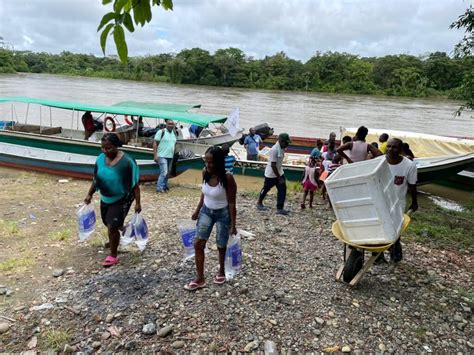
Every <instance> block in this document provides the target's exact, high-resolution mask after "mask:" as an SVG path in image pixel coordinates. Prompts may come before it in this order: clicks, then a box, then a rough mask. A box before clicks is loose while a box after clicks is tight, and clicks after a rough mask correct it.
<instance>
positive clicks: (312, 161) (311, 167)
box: [301, 157, 319, 210]
mask: <svg viewBox="0 0 474 355" xmlns="http://www.w3.org/2000/svg"><path fill="white" fill-rule="evenodd" d="M316 163H317V159H316V158H314V157H310V158H309V162H308V165H307V166H306V168H305V171H304V178H303V181H302V184H303V189H304V193H303V202H302V203H301V209H302V210H304V209H305V208H306V206H305V203H306V196H308V192H309V208H313V198H314V191H316V190H317V189H318V182H317V181H318V179H319V169H318V168H317V167H316Z"/></svg>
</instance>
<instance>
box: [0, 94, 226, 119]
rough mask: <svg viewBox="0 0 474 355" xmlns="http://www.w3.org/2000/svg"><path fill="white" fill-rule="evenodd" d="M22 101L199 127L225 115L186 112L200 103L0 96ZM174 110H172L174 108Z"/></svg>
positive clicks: (3, 101) (7, 99)
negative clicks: (91, 101)
mask: <svg viewBox="0 0 474 355" xmlns="http://www.w3.org/2000/svg"><path fill="white" fill-rule="evenodd" d="M7 102H22V103H27V104H37V105H42V106H48V107H55V108H61V109H65V110H76V111H91V112H98V113H110V114H116V115H130V116H143V117H147V118H157V119H170V120H174V121H179V122H184V123H190V124H195V125H198V126H201V127H207V126H208V125H209V124H210V123H220V122H224V121H225V120H226V119H227V117H226V116H219V115H208V114H201V113H191V112H186V111H187V110H185V108H187V109H188V110H189V109H191V108H197V107H199V106H200V105H174V104H153V103H143V102H134V101H125V102H123V103H119V104H125V105H119V104H116V105H112V106H106V105H96V104H85V103H81V102H69V101H58V100H46V99H36V98H32V97H26V96H9V97H0V103H7ZM173 108H174V109H175V110H174V109H173Z"/></svg>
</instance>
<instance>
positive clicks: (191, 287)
mask: <svg viewBox="0 0 474 355" xmlns="http://www.w3.org/2000/svg"><path fill="white" fill-rule="evenodd" d="M204 287H206V282H205V281H204V282H203V283H200V284H198V283H197V282H196V281H191V282H190V283H188V284H186V285H184V289H185V290H187V291H196V290H198V289H200V288H204Z"/></svg>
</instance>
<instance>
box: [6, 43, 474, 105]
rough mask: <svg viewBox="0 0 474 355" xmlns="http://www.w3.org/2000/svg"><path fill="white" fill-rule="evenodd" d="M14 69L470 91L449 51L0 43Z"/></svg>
mask: <svg viewBox="0 0 474 355" xmlns="http://www.w3.org/2000/svg"><path fill="white" fill-rule="evenodd" d="M15 72H31V73H51V74H69V75H82V76H93V77H103V78H117V79H130V80H145V81H159V82H169V83H177V84H196V85H213V86H230V87H241V88H254V89H272V90H308V91H317V92H331V93H348V94H375V95H393V96H414V97H430V96H444V97H449V98H453V99H462V100H466V99H467V100H469V99H471V98H472V96H473V93H472V92H470V90H467V89H468V88H472V82H473V81H474V58H473V57H472V56H467V57H464V58H456V57H455V58H451V57H450V56H448V55H447V54H446V53H441V52H436V53H431V54H429V55H427V56H423V57H417V56H412V55H406V54H401V55H387V56H384V57H378V58H362V57H360V56H356V55H352V54H347V53H338V52H326V53H320V52H317V53H316V54H315V55H314V56H313V57H312V58H310V59H309V60H308V61H307V62H306V63H302V62H301V61H299V60H294V59H291V58H289V57H288V56H287V55H286V54H285V53H283V52H280V53H277V54H275V55H272V56H267V57H265V58H263V59H254V58H251V57H247V56H246V55H245V53H244V52H242V51H241V50H240V49H236V48H227V49H219V50H217V51H216V52H215V53H214V54H211V53H209V52H208V51H206V50H203V49H199V48H193V49H185V50H182V51H181V52H179V53H178V54H159V55H153V56H146V57H134V58H130V60H129V62H128V63H127V64H122V63H121V62H120V61H119V60H118V58H115V57H95V56H94V55H87V54H74V53H70V52H62V53H61V54H49V53H33V52H20V51H7V50H0V73H15Z"/></svg>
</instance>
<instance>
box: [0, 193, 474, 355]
mask: <svg viewBox="0 0 474 355" xmlns="http://www.w3.org/2000/svg"><path fill="white" fill-rule="evenodd" d="M142 195H143V196H142V200H144V201H147V204H148V207H146V206H144V212H143V215H144V217H145V219H146V221H147V224H148V226H149V231H150V242H149V245H148V246H147V248H146V250H145V251H144V252H143V253H139V252H138V251H137V250H136V249H133V248H132V250H131V251H123V252H121V254H120V258H121V262H120V264H119V265H118V266H115V267H112V268H109V269H103V268H101V267H100V266H99V261H100V260H102V259H103V257H104V249H103V247H101V246H92V245H84V244H82V245H81V246H77V245H76V244H75V243H73V242H71V248H78V250H80V252H81V253H90V255H91V261H89V264H87V265H85V271H84V272H79V271H77V270H78V269H77V268H76V265H75V264H76V263H78V262H79V261H80V260H81V259H79V258H78V259H77V260H71V261H70V263H71V265H64V266H65V268H66V267H74V270H76V272H74V273H66V274H63V276H62V277H61V278H60V279H58V280H55V281H56V282H55V283H54V284H48V285H44V286H43V287H40V288H39V289H35V292H32V293H31V295H30V298H29V299H28V300H24V301H23V302H24V304H23V306H26V307H24V308H16V309H18V311H14V309H13V307H8V308H5V309H2V312H1V313H0V314H1V315H5V316H7V317H11V318H12V319H15V320H16V322H15V323H12V324H9V323H1V324H0V332H1V329H2V328H1V326H4V324H6V326H8V328H9V329H10V331H8V333H6V334H5V335H3V336H2V338H0V339H1V341H0V351H11V352H21V351H25V350H27V349H26V342H27V340H28V339H29V337H31V334H32V333H33V329H35V328H36V327H40V334H39V335H38V339H39V345H38V346H41V344H44V339H45V336H46V335H45V334H46V332H51V330H52V329H55V330H57V329H67V330H68V336H69V338H68V345H67V346H66V347H65V344H61V345H60V348H58V349H55V350H56V351H61V350H64V351H65V352H71V351H82V352H91V351H93V350H94V349H98V348H100V351H102V352H120V351H137V352H151V351H160V352H171V351H177V350H179V351H183V352H189V351H192V352H200V351H205V352H232V351H237V352H239V351H263V350H264V348H271V349H274V351H275V352H278V353H279V352H289V351H291V352H321V351H323V350H325V351H329V350H331V349H332V350H334V351H343V352H355V353H360V352H386V351H388V352H391V351H396V352H400V351H403V352H426V351H427V350H426V348H425V347H428V348H429V349H430V350H432V351H433V352H445V353H452V352H465V353H467V352H470V351H472V345H473V343H472V340H471V339H473V329H474V327H473V322H472V313H470V312H469V313H468V312H465V311H463V308H462V307H461V306H460V304H461V303H463V304H464V305H465V307H472V306H473V305H472V303H471V302H472V301H471V299H470V298H468V297H466V295H464V294H462V293H460V292H457V291H456V290H457V289H459V288H460V287H461V286H462V287H464V288H469V286H470V287H471V288H472V275H471V274H470V272H471V271H472V255H469V254H468V255H461V256H459V255H458V254H456V252H452V251H448V250H435V249H432V248H428V247H425V246H423V245H420V244H416V243H413V242H411V243H405V245H404V260H403V261H402V262H401V263H400V264H399V265H398V266H397V267H394V266H393V265H390V264H389V265H381V266H373V267H372V268H371V269H370V270H369V272H368V274H367V275H366V276H365V277H364V278H363V279H362V281H361V283H360V285H359V286H358V287H357V288H351V287H349V286H348V285H346V284H344V283H341V282H337V281H335V272H336V270H337V267H338V266H339V264H340V262H341V261H342V255H343V248H342V245H341V243H340V242H339V241H337V240H336V239H335V238H334V237H333V236H332V234H331V225H332V222H333V221H334V215H333V213H332V211H331V210H330V209H329V208H328V207H327V205H317V206H316V207H315V208H314V209H306V210H304V211H300V210H298V209H297V207H298V206H299V200H298V199H299V195H298V196H297V195H292V194H291V193H290V194H289V196H288V199H287V200H288V203H287V206H286V207H287V208H288V209H289V210H290V211H291V213H290V215H289V216H278V215H276V214H275V212H276V210H275V208H274V204H275V196H274V195H270V196H269V197H268V198H267V199H266V201H265V202H266V204H267V206H268V207H269V210H268V211H265V212H259V211H257V210H256V208H255V203H256V198H255V194H250V193H249V194H245V193H241V194H239V197H238V207H237V208H238V221H237V225H238V228H242V229H245V230H247V231H249V232H252V233H254V234H255V236H254V237H252V238H249V239H246V238H243V240H242V247H243V252H244V255H243V268H242V271H241V273H240V274H239V275H237V277H236V278H235V279H234V280H233V281H232V282H228V283H225V284H224V285H214V284H213V283H212V277H213V275H214V274H215V272H216V271H217V269H216V268H217V265H218V261H217V252H216V249H215V242H214V239H215V237H214V234H213V235H212V236H211V238H210V242H209V249H210V251H209V253H208V254H207V255H206V261H205V266H206V270H205V271H206V277H207V286H206V287H205V288H203V289H200V290H198V291H196V292H188V291H186V290H184V289H183V286H184V285H185V284H186V283H187V282H189V281H190V280H192V279H193V278H194V276H195V266H194V262H193V261H188V262H184V261H183V260H182V257H183V250H182V247H181V245H180V241H179V237H178V234H177V228H176V224H175V220H176V219H182V218H189V217H190V215H191V213H192V211H193V209H194V208H195V205H196V204H197V202H198V198H199V192H198V191H197V190H196V189H191V188H186V187H177V188H173V189H172V190H171V192H170V193H168V194H159V195H158V194H155V193H153V186H150V187H148V188H147V187H145V188H144V189H143V194H142ZM318 199H319V197H318ZM318 202H320V200H318ZM457 260H461V261H457ZM428 278H429V280H428ZM58 299H61V300H62V302H61V303H59V302H56V301H55V300H58ZM440 299H442V300H443V302H440ZM46 303H51V304H54V308H49V309H45V310H42V311H41V312H38V311H36V312H35V311H30V309H31V307H32V306H34V305H42V304H46ZM440 303H443V305H440ZM18 306H22V305H21V304H15V307H18ZM71 309H78V310H80V313H79V314H76V313H75V312H73V311H71ZM461 314H462V315H461ZM114 316H115V317H114ZM42 319H47V320H48V321H49V322H50V324H49V325H44V324H43V323H42ZM0 320H1V319H0ZM2 322H3V321H2ZM4 327H5V326H4ZM25 339H26V340H25ZM328 349H329V350H328ZM44 350H47V349H44Z"/></svg>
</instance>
